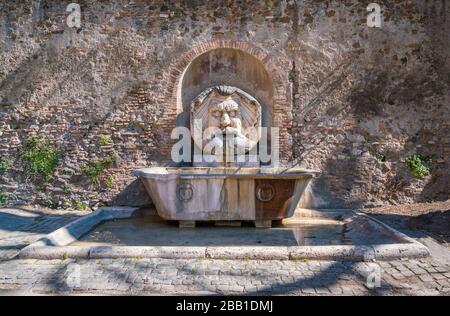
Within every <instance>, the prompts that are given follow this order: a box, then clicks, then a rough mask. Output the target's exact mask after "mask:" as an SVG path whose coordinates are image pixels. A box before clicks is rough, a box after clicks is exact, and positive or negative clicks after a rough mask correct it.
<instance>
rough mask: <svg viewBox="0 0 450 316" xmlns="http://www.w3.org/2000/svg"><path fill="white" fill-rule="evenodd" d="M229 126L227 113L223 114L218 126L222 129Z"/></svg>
mask: <svg viewBox="0 0 450 316" xmlns="http://www.w3.org/2000/svg"><path fill="white" fill-rule="evenodd" d="M230 124H231V120H230V116H229V115H228V113H223V114H222V117H221V118H220V125H221V127H222V128H225V127H228V126H230Z"/></svg>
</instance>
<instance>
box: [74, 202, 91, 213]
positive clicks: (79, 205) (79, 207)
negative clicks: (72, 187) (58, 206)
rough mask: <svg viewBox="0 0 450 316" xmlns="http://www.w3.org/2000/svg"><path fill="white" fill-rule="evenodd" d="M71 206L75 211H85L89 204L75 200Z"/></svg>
mask: <svg viewBox="0 0 450 316" xmlns="http://www.w3.org/2000/svg"><path fill="white" fill-rule="evenodd" d="M72 205H73V208H74V209H75V210H77V211H86V210H87V209H88V208H89V206H88V205H86V204H85V203H83V202H81V201H75V202H73V204H72Z"/></svg>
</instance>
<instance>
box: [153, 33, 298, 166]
mask: <svg viewBox="0 0 450 316" xmlns="http://www.w3.org/2000/svg"><path fill="white" fill-rule="evenodd" d="M219 48H229V49H236V50H240V51H243V52H244V53H247V54H249V55H250V56H252V57H254V58H255V59H257V60H258V61H259V62H260V63H261V64H262V66H263V67H264V69H265V70H266V72H267V73H268V75H269V78H270V80H271V81H272V89H273V104H271V107H272V126H275V127H279V129H280V156H281V157H280V158H281V159H282V160H286V159H289V157H290V156H291V152H292V150H291V148H290V145H289V140H288V139H289V128H290V126H291V124H292V109H291V103H290V100H289V97H288V96H289V92H288V91H289V90H288V89H289V88H288V87H289V82H288V80H287V78H286V77H285V76H283V75H282V74H281V73H280V71H279V69H280V67H279V66H277V65H276V64H275V62H274V61H273V60H272V59H271V58H270V57H269V56H268V54H267V53H265V52H264V51H262V50H261V49H259V48H257V47H255V46H253V45H252V44H250V43H248V42H243V41H233V40H213V41H209V42H206V43H202V44H200V45H198V46H196V47H194V48H192V49H191V50H189V51H187V52H185V53H183V54H182V55H181V56H180V57H179V58H178V59H177V61H176V62H175V63H173V64H172V65H171V66H170V68H169V69H168V71H167V72H166V74H165V78H164V79H165V80H164V81H165V82H166V89H165V94H164V101H163V106H164V114H163V117H162V118H161V119H160V122H161V125H162V126H161V127H162V128H163V129H164V134H165V135H167V136H170V133H171V130H172V128H174V127H175V126H176V125H177V116H178V114H180V110H181V109H180V108H179V106H178V105H179V102H180V100H179V90H178V88H179V86H180V84H181V82H182V79H183V74H184V71H185V70H186V69H187V68H188V67H189V65H190V64H191V63H192V62H193V61H194V60H195V59H196V58H197V57H199V56H201V55H202V54H204V53H207V52H208V51H211V50H214V49H219ZM172 144H173V142H167V143H166V145H165V146H164V147H163V148H161V151H162V153H164V154H169V155H170V150H171V147H172Z"/></svg>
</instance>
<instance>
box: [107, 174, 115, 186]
mask: <svg viewBox="0 0 450 316" xmlns="http://www.w3.org/2000/svg"><path fill="white" fill-rule="evenodd" d="M105 184H106V187H107V188H108V189H113V188H114V177H113V176H111V175H110V176H108V178H106V181H105Z"/></svg>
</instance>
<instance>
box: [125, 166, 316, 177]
mask: <svg viewBox="0 0 450 316" xmlns="http://www.w3.org/2000/svg"><path fill="white" fill-rule="evenodd" d="M319 173H320V172H319V171H316V170H312V169H305V168H297V167H294V168H292V167H291V168H289V167H275V168H274V167H149V168H141V169H136V170H134V171H133V173H132V174H133V175H134V176H136V177H142V178H173V177H175V178H186V179H188V178H198V177H202V178H203V177H227V178H230V177H236V178H244V177H247V178H275V177H276V178H285V179H297V178H312V177H314V176H315V175H317V174H319Z"/></svg>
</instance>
